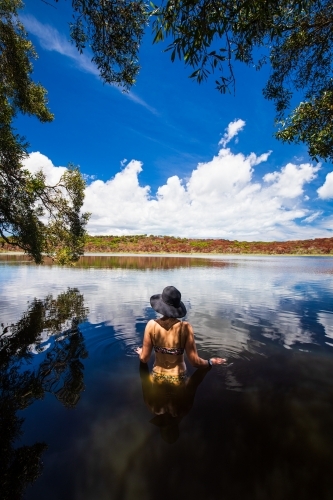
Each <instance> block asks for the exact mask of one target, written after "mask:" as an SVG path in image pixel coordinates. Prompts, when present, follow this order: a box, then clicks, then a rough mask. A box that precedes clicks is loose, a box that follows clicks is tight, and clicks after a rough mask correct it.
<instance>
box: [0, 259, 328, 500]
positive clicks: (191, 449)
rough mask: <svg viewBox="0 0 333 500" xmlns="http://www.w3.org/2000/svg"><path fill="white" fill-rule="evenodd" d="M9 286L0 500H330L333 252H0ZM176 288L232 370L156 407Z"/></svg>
mask: <svg viewBox="0 0 333 500" xmlns="http://www.w3.org/2000/svg"><path fill="white" fill-rule="evenodd" d="M0 282H1V288H0V311H1V328H0V370H1V394H0V397H1V399H0V410H1V411H0V414H1V417H0V425H1V433H0V435H1V437H0V446H1V447H0V449H1V451H0V454H1V458H0V460H1V467H0V476H1V488H2V494H1V495H0V496H1V498H2V500H6V499H7V498H8V499H9V498H10V499H11V500H16V499H20V498H24V499H26V500H45V499H47V500H59V499H62V500H67V499H68V500H110V499H112V500H134V499H135V500H141V499H142V500H143V499H145V500H155V499H161V500H164V499H165V500H166V499H172V500H175V499H180V498H181V499H194V500H196V499H200V500H201V499H203V498H204V499H206V500H223V499H226V500H233V499H235V500H236V499H237V500H238V499H244V500H252V499H253V500H266V499H267V500H289V499H290V500H291V499H293V500H296V499H297V500H300V499H311V500H313V499H316V500H317V499H320V500H326V499H327V500H331V499H332V497H333V258H331V257H274V256H267V257H266V256H265V257H261V256H252V257H251V256H246V257H243V256H210V257H209V258H208V257H201V258H200V257H198V256H196V257H193V258H192V257H186V256H173V257H171V256H168V257H163V256H156V257H153V256H87V257H83V258H81V260H80V262H79V263H78V265H77V266H76V267H73V268H68V267H67V268H61V267H57V266H52V265H49V264H48V263H46V264H45V265H43V266H35V265H33V264H31V263H30V262H29V261H28V260H27V258H26V257H24V256H22V255H21V256H20V255H10V256H8V255H0ZM167 285H174V286H175V287H177V288H178V289H179V290H180V291H181V293H182V300H183V301H184V303H185V305H186V307H187V310H188V314H187V316H186V319H187V320H188V321H190V323H191V324H192V325H193V327H194V331H195V337H196V342H197V347H198V351H199V354H200V355H201V356H202V357H203V358H208V357H210V356H222V357H226V358H227V360H228V363H227V365H226V366H220V367H213V368H212V369H211V370H210V371H206V370H203V371H200V370H199V371H196V370H194V369H192V368H191V367H189V375H190V376H191V378H190V381H189V385H188V386H187V388H186V390H184V392H177V391H176V390H175V391H174V392H172V390H171V392H170V391H169V392H165V393H162V392H163V391H162V392H161V393H158V394H155V396H154V398H155V399H154V400H152V399H151V398H150V396H149V394H148V392H147V380H148V378H147V377H148V374H147V370H148V369H151V367H152V364H153V356H152V358H151V360H150V362H149V366H148V368H147V369H146V368H145V367H144V366H141V368H140V364H139V361H138V357H137V355H136V354H135V352H134V349H135V347H137V346H140V345H141V342H142V337H143V332H144V328H145V324H146V323H147V321H148V320H149V319H152V318H155V317H156V314H155V312H154V311H153V310H152V308H151V307H150V305H149V298H150V296H151V295H153V294H155V293H161V292H162V289H163V288H164V287H165V286H167ZM166 401H167V404H166V403H165V402H166ZM168 405H169V406H168ZM166 408H167V410H166Z"/></svg>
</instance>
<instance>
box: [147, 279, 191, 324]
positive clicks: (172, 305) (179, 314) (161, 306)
mask: <svg viewBox="0 0 333 500" xmlns="http://www.w3.org/2000/svg"><path fill="white" fill-rule="evenodd" d="M181 297H182V294H181V293H180V291H179V290H177V288H175V287H174V286H166V287H165V288H164V290H163V292H162V293H158V294H156V295H152V296H151V297H150V305H151V307H152V308H153V309H154V310H155V311H156V312H158V313H160V314H163V316H168V317H169V318H183V317H184V316H185V315H186V307H185V305H184V304H183V302H182V301H181V300H180V299H181Z"/></svg>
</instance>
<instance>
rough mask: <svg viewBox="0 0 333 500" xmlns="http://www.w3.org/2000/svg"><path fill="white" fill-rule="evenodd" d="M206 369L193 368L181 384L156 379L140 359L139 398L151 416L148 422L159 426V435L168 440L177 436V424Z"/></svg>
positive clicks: (190, 402) (186, 411)
mask: <svg viewBox="0 0 333 500" xmlns="http://www.w3.org/2000/svg"><path fill="white" fill-rule="evenodd" d="M208 372H209V369H207V368H199V369H197V370H196V371H195V372H194V373H193V375H191V377H190V378H189V379H187V380H186V381H185V382H184V383H181V384H172V383H169V382H162V383H161V382H156V381H154V380H153V378H152V376H151V375H150V373H149V369H148V365H147V363H140V378H141V383H142V394H143V399H144V402H145V403H146V405H147V406H148V408H149V409H150V411H151V412H152V413H155V417H154V418H152V419H151V420H150V423H151V424H153V425H156V426H157V427H159V428H160V432H161V437H162V438H163V439H164V441H166V442H167V443H169V444H172V443H174V442H175V441H177V439H178V438H179V424H180V422H181V420H182V419H183V418H184V417H185V416H186V415H187V414H188V412H189V411H190V410H191V408H192V405H193V401H194V398H195V394H196V392H197V388H198V387H199V385H200V384H201V382H202V381H203V379H204V378H205V376H206V375H207V373H208Z"/></svg>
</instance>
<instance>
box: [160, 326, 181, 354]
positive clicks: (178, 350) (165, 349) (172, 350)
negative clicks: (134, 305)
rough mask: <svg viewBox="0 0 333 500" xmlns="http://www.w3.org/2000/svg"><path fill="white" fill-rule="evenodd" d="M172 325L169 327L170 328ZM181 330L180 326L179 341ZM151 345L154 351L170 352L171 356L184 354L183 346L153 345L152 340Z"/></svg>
mask: <svg viewBox="0 0 333 500" xmlns="http://www.w3.org/2000/svg"><path fill="white" fill-rule="evenodd" d="M174 324H175V323H174ZM154 326H155V325H154ZM160 326H161V325H160ZM172 326H174V325H172ZM172 326H171V327H170V328H172ZM182 326H183V325H182ZM162 328H163V327H162ZM170 328H169V330H170ZM154 330H155V329H154ZM167 331H168V330H167ZM181 331H182V328H181V329H180V339H179V340H180V341H181ZM153 346H154V351H155V352H159V353H160V354H172V355H173V356H181V355H182V354H184V351H185V348H184V347H163V346H158V345H155V344H154V342H153Z"/></svg>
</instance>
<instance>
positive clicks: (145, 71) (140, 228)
mask: <svg viewBox="0 0 333 500" xmlns="http://www.w3.org/2000/svg"><path fill="white" fill-rule="evenodd" d="M51 3H52V2H51ZM69 4H70V2H64V1H62V0H60V1H59V2H58V3H57V4H55V7H56V8H53V7H51V6H50V5H48V4H46V3H44V2H42V1H41V0H30V1H29V2H27V4H26V7H25V9H24V10H23V11H22V20H23V22H24V24H25V25H26V27H27V31H28V33H29V36H30V37H31V39H32V41H33V43H34V45H35V48H36V50H37V53H38V55H39V58H38V60H36V61H35V63H34V75H33V77H34V79H35V80H37V81H40V82H41V83H42V84H43V85H44V86H45V87H46V88H47V90H48V98H49V106H50V109H51V111H52V112H53V113H54V114H55V120H54V122H52V123H49V124H41V123H39V122H38V120H36V119H35V118H31V117H22V116H20V117H18V118H17V120H16V127H17V129H18V132H19V133H21V134H23V135H25V136H26V138H27V140H28V141H29V143H30V149H29V151H30V152H31V153H32V154H31V155H30V158H29V159H28V160H27V162H26V165H27V167H28V168H30V169H31V171H36V170H37V169H38V168H43V169H44V171H45V172H46V173H47V175H49V177H50V179H52V180H54V179H56V178H57V176H59V175H60V174H61V172H63V169H62V168H59V167H64V166H66V165H67V164H68V163H69V162H72V163H74V164H77V165H79V166H80V168H81V171H82V173H84V174H85V175H86V176H88V177H87V179H88V187H87V190H86V202H85V209H87V210H89V211H90V212H92V217H91V220H90V223H89V226H88V230H89V232H90V233H91V234H144V233H146V234H172V235H174V236H186V237H223V238H227V239H239V240H242V239H244V240H274V239H279V240H281V239H282V240H283V239H301V238H314V237H327V236H328V237H330V236H332V230H333V217H332V213H331V208H332V200H333V173H332V174H330V173H331V172H332V170H333V168H332V165H331V164H327V163H323V164H322V165H319V166H318V165H317V164H315V163H314V162H311V161H310V159H309V157H308V155H307V151H306V147H305V146H303V145H299V146H295V145H284V144H282V143H280V142H278V141H277V140H275V139H274V137H273V133H274V130H275V129H274V108H273V105H272V103H270V102H268V101H266V100H265V99H264V98H263V96H262V88H263V86H264V84H265V81H266V79H267V75H268V72H269V68H264V70H262V71H261V72H256V71H255V70H254V69H253V68H247V67H245V66H241V65H239V66H237V67H236V68H235V72H236V96H233V95H220V94H219V93H218V92H217V91H216V90H215V88H214V87H215V84H214V78H212V79H211V80H210V81H208V82H207V83H203V84H201V85H198V84H197V83H195V82H193V81H192V80H190V79H189V78H188V75H189V74H190V72H191V71H190V69H186V68H185V67H184V65H183V64H182V63H181V62H178V61H177V62H175V63H173V64H172V63H171V61H170V58H169V54H168V53H163V48H165V46H163V45H162V44H157V45H152V43H151V40H152V37H151V34H150V28H148V29H147V34H146V36H145V39H144V43H143V44H142V47H141V53H140V64H141V72H140V75H139V77H138V80H137V83H136V85H135V86H134V87H133V89H132V91H131V92H130V94H128V95H124V94H122V93H121V91H120V90H119V89H117V88H115V87H111V86H107V85H104V84H103V83H102V82H101V80H100V79H99V77H98V72H97V70H96V68H95V67H94V65H93V64H92V63H91V61H90V57H89V53H85V54H84V55H83V56H82V55H80V54H79V53H78V52H77V51H76V49H75V47H74V46H73V45H71V44H70V42H69V41H68V40H69V28H68V23H69V22H70V20H71V11H70V5H69ZM232 123H233V125H230V126H229V124H232ZM228 126H229V129H228ZM228 130H229V135H228V137H227V136H225V139H224V140H223V137H224V134H227V131H228ZM232 131H233V132H234V135H233V134H232V133H231V132H232ZM232 135H233V136H232ZM269 152H270V153H269ZM268 153H269V154H268ZM251 154H252V155H251ZM327 175H328V177H327ZM318 189H319V191H318Z"/></svg>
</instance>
